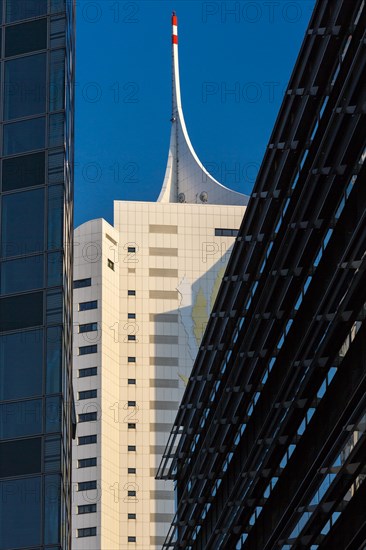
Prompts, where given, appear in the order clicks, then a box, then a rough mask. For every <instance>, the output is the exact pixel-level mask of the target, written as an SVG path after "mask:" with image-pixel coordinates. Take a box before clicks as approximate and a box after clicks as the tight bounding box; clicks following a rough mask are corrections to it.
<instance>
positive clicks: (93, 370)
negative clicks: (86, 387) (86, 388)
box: [79, 367, 98, 378]
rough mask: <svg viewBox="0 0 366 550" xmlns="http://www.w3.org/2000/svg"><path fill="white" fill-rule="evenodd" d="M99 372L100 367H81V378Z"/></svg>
mask: <svg viewBox="0 0 366 550" xmlns="http://www.w3.org/2000/svg"><path fill="white" fill-rule="evenodd" d="M97 374H98V367H89V368H87V369H79V378H86V377H87V376H96V375H97Z"/></svg>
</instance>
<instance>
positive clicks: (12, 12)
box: [6, 0, 47, 23]
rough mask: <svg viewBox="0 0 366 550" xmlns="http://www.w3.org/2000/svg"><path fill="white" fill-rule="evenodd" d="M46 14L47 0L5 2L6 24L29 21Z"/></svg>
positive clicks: (11, 0)
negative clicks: (22, 20)
mask: <svg viewBox="0 0 366 550" xmlns="http://www.w3.org/2000/svg"><path fill="white" fill-rule="evenodd" d="M46 13H47V0H6V22H7V23H13V22H14V21H20V20H21V19H31V18H32V17H39V16H40V15H46Z"/></svg>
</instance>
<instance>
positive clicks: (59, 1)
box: [51, 0, 66, 13]
mask: <svg viewBox="0 0 366 550" xmlns="http://www.w3.org/2000/svg"><path fill="white" fill-rule="evenodd" d="M65 3H66V0H51V13H57V12H59V11H62V12H64V11H65V10H66V5H65Z"/></svg>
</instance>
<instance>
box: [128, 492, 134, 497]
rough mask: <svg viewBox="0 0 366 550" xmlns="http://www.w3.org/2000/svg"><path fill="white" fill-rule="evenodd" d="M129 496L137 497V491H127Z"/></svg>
mask: <svg viewBox="0 0 366 550" xmlns="http://www.w3.org/2000/svg"><path fill="white" fill-rule="evenodd" d="M127 496H128V497H135V496H136V491H127Z"/></svg>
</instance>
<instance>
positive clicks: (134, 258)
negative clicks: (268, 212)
mask: <svg viewBox="0 0 366 550" xmlns="http://www.w3.org/2000/svg"><path fill="white" fill-rule="evenodd" d="M244 209H245V207H241V206H218V205H209V204H169V203H166V204H163V203H148V202H123V201H116V202H115V226H114V227H112V226H111V225H109V224H108V223H107V222H105V221H104V220H102V219H99V220H93V221H91V222H88V223H86V224H83V225H82V226H80V227H79V228H77V230H76V231H75V242H76V246H75V279H83V278H88V277H91V279H92V284H91V286H90V287H86V288H82V289H77V290H75V294H74V326H75V331H74V332H75V334H74V387H75V395H76V399H77V398H78V392H80V391H83V390H87V389H96V390H97V397H96V398H93V399H89V400H81V401H80V400H78V399H77V413H78V414H81V413H84V412H92V411H96V412H97V421H95V422H83V423H79V425H78V433H77V437H80V436H83V435H92V434H97V438H98V439H97V443H94V444H88V445H78V444H77V442H78V440H77V441H76V443H75V446H74V459H73V465H74V473H73V489H74V491H73V514H74V515H73V532H74V539H73V548H74V549H75V550H85V549H86V547H87V548H88V549H91V550H94V549H95V550H97V549H98V550H99V549H103V550H119V549H121V550H124V549H129V548H131V547H133V548H135V549H138V550H145V549H146V550H147V549H149V550H150V549H153V550H155V549H160V548H161V546H162V544H163V542H164V540H165V536H166V534H167V532H168V529H169V527H170V520H171V518H172V517H173V515H174V494H173V487H172V484H171V483H170V482H161V481H156V480H155V475H154V474H155V471H156V468H157V466H158V464H159V462H160V459H161V453H162V452H163V450H164V448H165V444H166V442H167V438H168V436H169V432H170V427H171V426H172V423H173V422H174V419H175V416H176V412H177V408H178V405H179V402H180V399H181V397H182V395H183V392H184V389H185V384H186V381H187V379H188V377H189V374H190V371H191V368H192V365H193V362H194V358H195V355H196V352H197V350H198V344H199V341H200V338H201V336H202V332H203V330H204V328H205V325H206V322H207V319H208V315H209V312H210V310H211V308H212V305H213V300H214V297H215V293H216V292H217V289H218V286H219V283H220V279H221V278H222V275H223V272H224V269H225V266H226V263H227V260H228V258H229V254H230V248H231V246H232V244H233V242H234V239H233V237H215V228H230V229H238V228H239V226H240V223H241V221H242V218H243V213H244ZM108 259H109V260H111V261H112V262H113V264H114V265H113V267H114V270H113V269H111V267H109V266H108ZM128 290H134V291H135V295H134V296H131V295H130V296H129V295H128ZM92 300H98V308H97V309H94V310H89V311H83V312H79V311H78V304H79V302H81V301H92ZM92 322H97V323H98V329H99V330H98V331H97V332H89V333H86V334H85V333H83V334H79V333H78V325H79V324H84V323H92ZM85 342H86V343H85ZM93 343H94V344H97V346H98V348H97V353H94V354H88V355H83V356H80V355H79V347H81V346H84V345H89V344H93ZM128 358H130V360H129V359H128ZM93 366H97V367H98V374H97V376H90V377H84V378H80V377H79V369H82V368H88V367H93ZM129 380H130V381H131V380H135V381H136V383H135V384H131V383H128V381H129ZM129 449H130V450H129ZM134 449H135V450H134ZM89 457H97V466H96V467H95V466H93V467H89V468H78V467H77V466H78V460H80V459H81V458H89ZM93 480H95V481H97V490H94V491H93V490H90V491H84V492H82V491H78V490H77V488H78V483H79V482H80V481H93ZM86 504H96V505H97V511H96V512H92V513H85V514H80V513H79V514H78V506H80V505H86ZM79 510H80V509H79ZM82 527H97V536H96V537H89V538H88V539H78V538H77V536H76V533H77V529H79V528H82ZM128 536H130V537H136V543H129V542H128ZM86 542H87V545H86Z"/></svg>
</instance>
